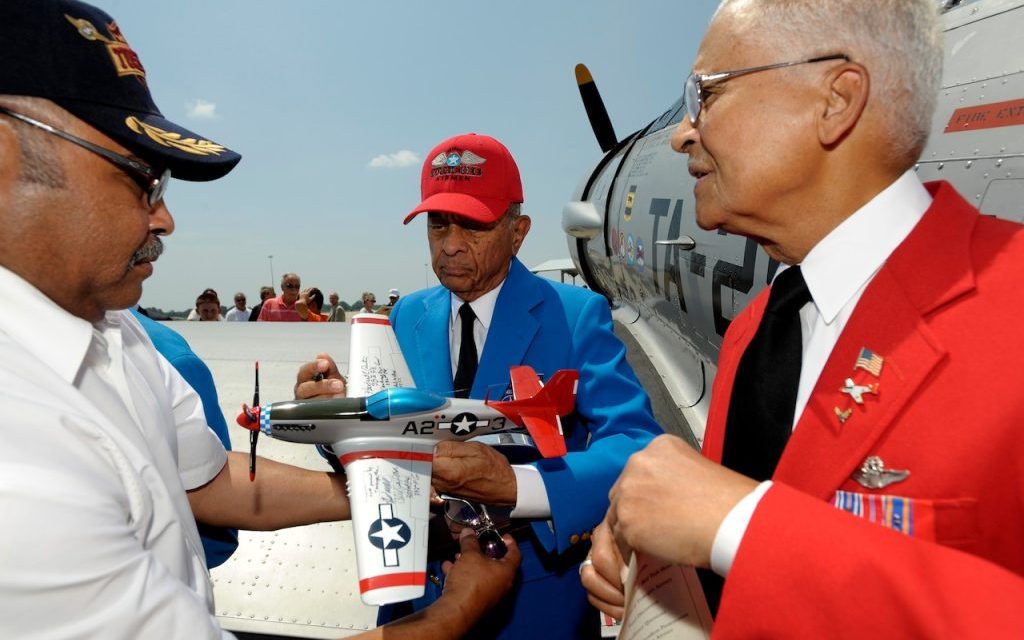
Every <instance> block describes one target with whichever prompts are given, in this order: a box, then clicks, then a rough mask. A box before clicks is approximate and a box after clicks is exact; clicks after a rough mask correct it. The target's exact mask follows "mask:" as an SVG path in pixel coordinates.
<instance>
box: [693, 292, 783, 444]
mask: <svg viewBox="0 0 1024 640" xmlns="http://www.w3.org/2000/svg"><path fill="white" fill-rule="evenodd" d="M768 291H769V290H768V289H767V288H766V289H765V290H764V291H762V292H761V293H760V294H758V295H757V297H755V298H754V299H753V300H752V301H751V302H750V304H749V305H747V306H746V307H745V308H744V309H743V310H742V311H740V313H739V314H737V316H736V318H734V319H733V321H732V323H730V324H729V328H728V329H727V330H726V332H725V336H724V338H723V340H722V349H721V350H720V351H719V357H718V369H717V371H716V372H715V374H714V376H715V380H714V383H713V384H712V388H711V406H710V407H709V408H708V422H707V425H706V426H705V429H704V442H703V443H702V444H701V453H702V454H703V455H704V457H706V458H708V459H709V460H714V461H715V462H721V461H722V446H723V445H724V444H725V420H726V416H728V415H729V400H730V398H731V396H732V383H733V381H734V380H735V378H736V369H737V368H739V366H740V359H741V358H742V357H743V352H744V351H746V349H747V345H749V344H750V341H751V340H753V339H754V334H755V333H756V332H757V325H758V324H760V322H761V316H763V315H764V309H765V306H766V305H767V304H768Z"/></svg>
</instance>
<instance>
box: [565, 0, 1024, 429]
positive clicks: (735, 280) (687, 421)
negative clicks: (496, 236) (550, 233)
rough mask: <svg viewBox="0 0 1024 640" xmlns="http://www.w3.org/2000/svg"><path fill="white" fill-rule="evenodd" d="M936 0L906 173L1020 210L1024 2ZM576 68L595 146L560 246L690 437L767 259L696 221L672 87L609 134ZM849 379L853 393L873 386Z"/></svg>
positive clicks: (595, 96)
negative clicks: (926, 99)
mask: <svg viewBox="0 0 1024 640" xmlns="http://www.w3.org/2000/svg"><path fill="white" fill-rule="evenodd" d="M937 4H938V7H939V10H940V11H942V21H943V30H944V36H945V42H946V45H945V46H946V51H945V57H944V61H943V63H944V64H943V67H944V71H943V78H942V87H941V89H940V94H939V100H938V105H937V110H936V113H935V116H934V120H933V124H932V131H931V135H930V138H929V142H928V145H927V147H925V150H924V152H923V153H922V155H921V158H920V159H919V161H918V165H917V172H918V174H919V175H920V177H921V179H922V180H923V181H929V180H940V179H941V180H947V181H949V182H951V183H952V184H953V185H954V186H955V187H956V188H957V190H958V191H959V192H960V193H961V194H963V195H964V197H965V198H967V199H968V200H970V201H971V202H972V203H974V204H975V205H977V206H978V208H979V209H981V211H982V212H984V213H986V214H992V215H996V216H999V217H1001V218H1006V219H1008V220H1014V221H1017V222H1024V180H1022V179H1021V178H1020V175H1021V173H1022V171H1024V115H1022V114H1024V86H1022V84H1021V74H1020V72H1019V69H1021V68H1024V49H1022V48H1021V47H1019V46H1015V43H1016V42H1017V38H1018V35H1017V34H1019V33H1020V32H1021V30H1022V29H1024V1H1022V0H937ZM576 80H577V84H578V85H579V91H580V96H581V98H582V100H583V105H584V108H585V110H586V113H587V116H588V118H589V120H590V123H591V127H592V128H593V130H594V135H595V137H596V139H597V142H598V146H599V147H600V149H601V151H602V153H603V157H602V158H601V159H600V161H598V162H597V164H596V165H595V166H594V167H593V169H592V170H591V171H590V172H589V173H588V174H587V175H586V176H585V177H584V180H583V181H582V183H581V186H580V188H579V189H578V190H577V191H576V193H575V195H574V197H573V199H572V201H571V202H569V203H568V204H567V205H566V206H565V209H564V211H563V215H562V227H563V229H564V230H565V232H566V233H567V234H568V236H569V253H570V255H571V256H572V259H573V261H574V262H575V264H576V266H577V268H578V269H579V273H580V275H582V276H583V279H584V280H585V281H586V283H587V285H588V286H589V287H590V288H591V289H593V290H594V291H596V292H598V293H601V294H603V295H604V296H605V297H607V298H608V300H609V301H610V302H611V303H612V306H613V308H614V309H615V311H614V314H613V317H614V318H615V320H616V321H618V325H619V329H621V330H622V331H623V332H624V333H625V334H627V335H628V336H629V338H627V339H626V343H627V346H628V348H629V350H630V352H631V354H633V355H636V356H639V357H634V358H632V359H631V363H632V364H633V367H634V369H635V370H636V371H637V374H638V375H639V376H640V379H641V381H642V382H644V384H645V386H647V387H648V391H649V392H650V395H651V398H652V401H653V403H654V412H655V417H657V418H658V422H659V423H660V424H661V425H662V426H663V427H664V428H665V430H666V431H670V432H673V433H676V434H677V435H680V436H682V437H684V438H686V439H688V440H689V441H690V442H691V443H692V444H693V445H694V446H696V447H698V448H699V447H700V445H701V444H702V442H703V439H704V427H705V424H706V422H707V413H708V408H709V404H710V396H711V394H710V390H711V381H712V380H713V379H714V376H715V373H716V371H717V363H718V353H719V349H720V348H721V345H722V336H723V335H724V334H725V330H726V329H727V328H728V327H729V323H730V322H732V319H733V318H735V317H736V315H737V314H738V313H739V312H740V310H741V309H743V307H745V306H746V305H747V303H749V302H750V301H751V300H752V299H753V298H754V297H755V296H756V295H757V294H758V293H759V292H760V291H761V289H763V288H764V287H765V286H767V284H768V283H769V282H771V280H772V278H773V277H774V275H775V272H776V271H777V270H778V268H779V264H778V263H777V262H775V261H774V260H771V259H769V257H768V255H767V254H765V252H764V251H762V250H761V249H760V248H759V247H758V245H757V243H756V242H754V241H753V240H750V239H747V238H744V237H741V236H737V235H731V234H726V233H724V232H718V231H705V230H703V229H700V228H699V227H698V226H697V224H696V221H695V216H694V200H693V186H694V179H693V178H691V177H690V175H689V173H688V172H687V168H686V156H684V155H681V154H678V153H676V152H674V151H673V150H672V149H671V148H670V147H669V138H670V137H671V135H672V132H673V131H674V130H675V128H676V126H677V125H678V124H679V122H680V121H681V120H682V118H683V113H684V109H683V104H682V98H681V97H680V98H679V99H678V100H676V101H675V103H674V104H672V105H671V106H670V107H669V108H668V110H666V111H665V112H664V113H662V114H661V115H659V116H657V117H656V118H655V119H654V120H653V121H651V122H650V123H649V124H647V125H646V126H645V127H643V128H642V129H640V130H638V131H636V132H634V133H632V134H630V135H628V136H626V137H624V138H622V139H620V138H619V137H618V136H617V135H616V134H615V130H614V128H613V127H612V124H611V119H610V118H609V117H608V114H607V111H606V109H605V106H604V103H603V102H602V100H601V96H600V94H599V93H598V90H597V87H596V85H595V84H594V80H593V78H592V77H591V74H590V72H589V71H588V70H587V68H586V67H584V66H583V65H578V66H577V69H576ZM853 179H856V177H855V176H851V180H853ZM630 338H631V339H630ZM852 391H854V392H856V393H857V394H858V395H857V396H853V397H854V399H855V400H856V399H857V398H858V397H859V396H860V395H862V393H874V392H875V391H873V390H871V389H867V390H862V389H859V388H856V389H852Z"/></svg>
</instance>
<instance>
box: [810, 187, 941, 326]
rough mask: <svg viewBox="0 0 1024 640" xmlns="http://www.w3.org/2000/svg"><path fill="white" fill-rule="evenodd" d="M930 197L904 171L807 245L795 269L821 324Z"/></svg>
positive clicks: (898, 240)
mask: <svg viewBox="0 0 1024 640" xmlns="http://www.w3.org/2000/svg"><path fill="white" fill-rule="evenodd" d="M931 203H932V197H931V195H930V194H929V193H928V191H927V190H926V189H925V188H924V185H922V184H921V181H920V180H919V179H918V177H917V174H916V173H914V171H913V170H910V171H907V172H906V173H904V174H903V175H902V176H900V177H899V178H898V179H897V180H896V181H895V182H893V183H892V184H891V185H889V186H888V187H886V188H885V189H884V190H883V191H881V192H880V193H879V194H878V195H876V196H875V197H874V198H872V199H871V200H870V201H868V203H867V204H865V205H864V206H863V207H861V208H860V209H858V210H857V211H855V212H854V213H853V215H851V216H850V217H849V218H847V219H846V220H844V221H843V222H842V223H840V224H839V226H837V227H836V228H835V229H833V230H832V232H831V233H829V234H828V235H827V236H825V237H824V238H823V239H822V240H821V241H820V242H818V244H817V245H815V246H814V248H813V249H811V251H810V253H808V254H807V256H806V257H805V258H804V260H803V262H801V263H800V270H801V271H802V272H803V276H804V280H806V281H807V288H808V290H809V291H810V292H811V297H812V298H813V299H814V304H815V306H816V307H817V308H818V313H819V314H821V318H822V320H824V321H825V323H826V324H829V323H831V322H832V321H833V320H834V319H835V318H836V316H838V315H839V312H840V311H841V310H842V309H843V307H844V306H846V304H847V303H848V302H849V301H850V300H851V299H853V297H854V296H855V295H856V294H857V292H858V291H860V290H861V288H862V287H863V286H864V285H865V284H866V283H867V282H868V281H869V280H871V278H872V276H874V274H875V273H876V272H877V271H878V270H879V269H880V268H881V267H882V265H883V264H884V263H885V261H886V259H887V258H888V257H889V255H890V254H891V253H892V252H893V251H894V250H895V249H896V247H897V246H899V245H900V243H902V242H903V240H904V239H906V237H907V236H908V235H909V234H910V232H911V230H913V228H914V226H915V225H917V223H918V222H919V221H920V220H921V218H922V217H923V216H924V213H925V211H927V209H928V207H930V206H931Z"/></svg>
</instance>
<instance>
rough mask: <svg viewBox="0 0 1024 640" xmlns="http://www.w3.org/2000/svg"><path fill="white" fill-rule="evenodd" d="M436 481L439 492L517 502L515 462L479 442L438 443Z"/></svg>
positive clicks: (488, 501)
mask: <svg viewBox="0 0 1024 640" xmlns="http://www.w3.org/2000/svg"><path fill="white" fill-rule="evenodd" d="M432 482H433V485H434V489H435V490H436V491H438V492H439V493H450V494H452V495H456V496H459V497H460V498H466V499H467V500H473V501H475V502H483V503H484V504H493V505H499V506H506V507H507V506H512V507H514V506H515V504H516V495H517V494H516V489H517V487H516V474H515V472H514V471H512V465H510V464H509V462H508V459H507V458H506V457H505V456H503V455H501V454H500V453H498V452H497V451H495V450H494V449H493V448H491V447H488V446H487V445H485V444H480V443H479V442H454V441H448V440H446V441H444V442H439V443H437V447H435V448H434V466H433V478H432Z"/></svg>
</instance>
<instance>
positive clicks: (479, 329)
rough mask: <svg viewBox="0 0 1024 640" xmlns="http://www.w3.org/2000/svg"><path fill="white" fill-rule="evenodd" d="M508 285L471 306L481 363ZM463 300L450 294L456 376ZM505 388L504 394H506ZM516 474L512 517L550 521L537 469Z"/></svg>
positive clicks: (518, 469)
mask: <svg viewBox="0 0 1024 640" xmlns="http://www.w3.org/2000/svg"><path fill="white" fill-rule="evenodd" d="M503 286H505V281H504V280H502V281H501V283H500V284H499V285H498V286H497V287H495V288H493V289H491V290H490V291H488V292H487V293H485V294H484V295H482V296H480V297H479V298H477V299H476V300H474V301H472V302H470V303H469V306H470V308H471V309H473V313H474V314H475V315H476V320H475V321H474V322H473V340H474V341H475V342H476V358H477V362H479V361H480V356H482V355H483V353H484V349H483V346H484V345H485V344H486V342H487V332H488V331H489V330H490V328H491V318H493V317H494V306H495V304H497V302H498V294H499V293H501V288H502V287H503ZM463 302H464V301H463V300H462V298H460V297H459V296H457V295H455V294H454V293H453V294H451V313H450V314H449V316H448V344H449V345H451V364H452V372H453V373H454V372H455V371H456V370H457V369H458V366H459V350H460V349H461V348H462V321H461V320H460V319H459V309H460V308H461V307H462V303H463ZM504 391H505V390H504V389H502V390H501V393H504ZM512 471H513V473H515V474H516V506H515V509H513V510H512V513H511V517H513V518H548V517H550V516H551V503H550V502H549V501H548V492H547V488H546V487H545V486H544V480H543V479H542V478H541V476H540V472H539V471H537V469H536V467H534V466H532V465H528V464H515V465H512Z"/></svg>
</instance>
